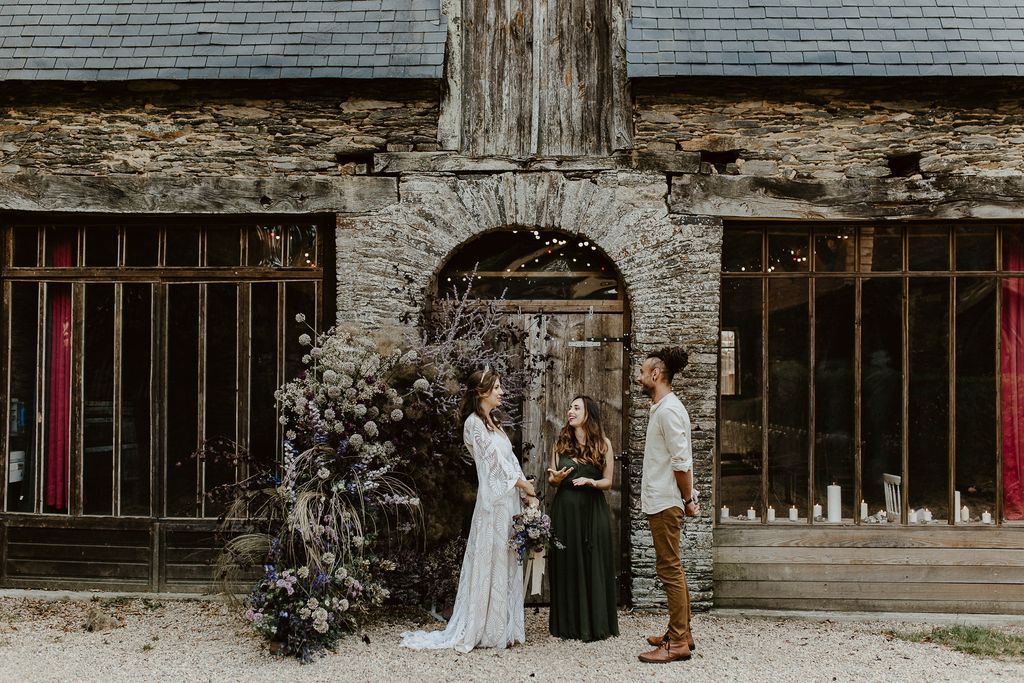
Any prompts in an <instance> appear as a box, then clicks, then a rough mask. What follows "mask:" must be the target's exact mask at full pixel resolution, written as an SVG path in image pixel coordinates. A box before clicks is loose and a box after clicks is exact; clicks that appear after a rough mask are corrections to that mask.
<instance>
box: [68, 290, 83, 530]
mask: <svg viewBox="0 0 1024 683" xmlns="http://www.w3.org/2000/svg"><path fill="white" fill-rule="evenodd" d="M71 329H72V332H71V419H70V429H71V438H70V439H69V440H68V450H69V453H68V456H69V458H68V459H69V461H70V463H69V464H70V467H69V475H70V476H69V477H68V481H69V483H70V484H71V487H70V492H69V494H70V502H69V505H68V512H69V514H71V515H72V516H75V517H77V516H81V514H82V511H83V502H84V500H83V490H82V489H83V486H84V483H83V472H84V466H83V465H84V463H83V450H84V439H83V438H82V433H83V427H84V424H85V421H84V416H83V410H84V404H85V387H84V385H85V382H84V378H85V373H84V366H85V363H84V356H85V285H84V284H83V283H80V282H76V283H74V284H73V285H71Z"/></svg>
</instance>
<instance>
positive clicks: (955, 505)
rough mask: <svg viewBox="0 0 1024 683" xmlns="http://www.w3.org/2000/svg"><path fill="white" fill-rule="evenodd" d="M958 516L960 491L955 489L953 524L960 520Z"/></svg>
mask: <svg viewBox="0 0 1024 683" xmlns="http://www.w3.org/2000/svg"><path fill="white" fill-rule="evenodd" d="M958 517H960V492H959V491H953V524H956V523H957V521H959V520H958V519H957V518H958Z"/></svg>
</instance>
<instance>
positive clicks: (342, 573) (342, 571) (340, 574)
mask: <svg viewBox="0 0 1024 683" xmlns="http://www.w3.org/2000/svg"><path fill="white" fill-rule="evenodd" d="M346 576H348V569H346V568H345V567H338V571H336V572H334V578H336V579H337V580H338V581H344V580H345V577H346Z"/></svg>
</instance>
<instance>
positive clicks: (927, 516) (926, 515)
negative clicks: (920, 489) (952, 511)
mask: <svg viewBox="0 0 1024 683" xmlns="http://www.w3.org/2000/svg"><path fill="white" fill-rule="evenodd" d="M922 521H924V522H930V521H932V511H931V510H929V509H928V508H925V509H924V519H923V520H922Z"/></svg>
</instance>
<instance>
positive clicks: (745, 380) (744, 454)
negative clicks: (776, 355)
mask: <svg viewBox="0 0 1024 683" xmlns="http://www.w3.org/2000/svg"><path fill="white" fill-rule="evenodd" d="M761 305H762V296H761V281H760V279H756V280H752V279H728V278H725V279H723V280H722V327H724V328H728V329H730V330H733V331H734V332H735V335H736V339H737V340H738V344H737V347H736V351H737V364H736V367H737V370H738V378H737V382H736V388H737V392H736V393H735V394H733V395H730V396H722V400H721V422H720V424H721V432H720V435H719V439H720V458H721V480H720V489H719V490H720V493H721V500H720V501H719V502H720V503H721V504H723V505H726V506H728V507H729V508H731V511H732V514H733V516H736V515H739V514H741V513H742V512H743V511H745V510H746V509H747V508H749V507H753V508H754V509H755V510H758V509H760V507H761V505H760V501H761V453H762V443H761V441H762V440H761V405H762V403H761V400H762V399H761V387H762V384H763V383H762V380H761V367H762V366H761Z"/></svg>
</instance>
